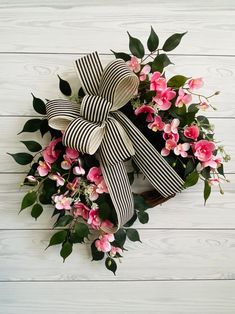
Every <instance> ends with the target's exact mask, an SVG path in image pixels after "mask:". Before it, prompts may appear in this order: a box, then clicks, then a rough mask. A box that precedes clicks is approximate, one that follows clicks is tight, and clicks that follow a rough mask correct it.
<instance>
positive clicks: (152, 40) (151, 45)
mask: <svg viewBox="0 0 235 314" xmlns="http://www.w3.org/2000/svg"><path fill="white" fill-rule="evenodd" d="M158 45H159V38H158V36H157V34H156V33H155V31H154V29H153V27H152V26H151V32H150V35H149V38H148V41H147V47H148V50H149V51H150V52H153V51H155V50H156V49H157V48H158Z"/></svg>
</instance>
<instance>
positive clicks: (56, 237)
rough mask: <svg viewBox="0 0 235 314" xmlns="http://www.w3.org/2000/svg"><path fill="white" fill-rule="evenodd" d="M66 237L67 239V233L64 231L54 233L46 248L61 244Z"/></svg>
mask: <svg viewBox="0 0 235 314" xmlns="http://www.w3.org/2000/svg"><path fill="white" fill-rule="evenodd" d="M66 237H67V231H66V230H61V231H58V232H56V233H55V234H53V236H52V237H51V239H50V242H49V244H48V246H47V248H48V247H50V246H52V245H57V244H60V243H63V242H64V241H65V240H66ZM47 248H46V249H47Z"/></svg>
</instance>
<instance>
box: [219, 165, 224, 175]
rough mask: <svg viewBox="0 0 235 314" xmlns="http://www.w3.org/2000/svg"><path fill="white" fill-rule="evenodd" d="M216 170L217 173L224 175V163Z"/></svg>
mask: <svg viewBox="0 0 235 314" xmlns="http://www.w3.org/2000/svg"><path fill="white" fill-rule="evenodd" d="M217 171H218V172H219V174H221V175H222V176H224V165H223V164H221V165H220V166H219V167H218V168H217Z"/></svg>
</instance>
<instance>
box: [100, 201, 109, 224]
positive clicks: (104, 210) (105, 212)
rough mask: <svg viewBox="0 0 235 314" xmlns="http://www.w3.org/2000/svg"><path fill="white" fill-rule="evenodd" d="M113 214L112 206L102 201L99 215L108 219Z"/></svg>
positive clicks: (103, 218)
mask: <svg viewBox="0 0 235 314" xmlns="http://www.w3.org/2000/svg"><path fill="white" fill-rule="evenodd" d="M110 215H111V207H110V206H109V204H108V203H106V202H101V203H100V205H99V217H100V218H101V219H102V220H105V219H108V218H109V217H110Z"/></svg>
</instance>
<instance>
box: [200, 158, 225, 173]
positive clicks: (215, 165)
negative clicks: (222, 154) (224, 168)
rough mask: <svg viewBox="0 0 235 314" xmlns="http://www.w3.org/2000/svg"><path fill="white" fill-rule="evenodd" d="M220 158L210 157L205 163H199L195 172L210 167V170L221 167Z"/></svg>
mask: <svg viewBox="0 0 235 314" xmlns="http://www.w3.org/2000/svg"><path fill="white" fill-rule="evenodd" d="M221 163H222V158H217V157H215V156H213V155H212V158H211V159H210V160H208V161H205V162H199V163H198V165H197V171H199V172H200V171H202V169H204V168H206V167H211V168H212V169H216V168H218V167H220V166H221Z"/></svg>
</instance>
